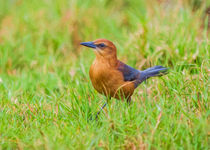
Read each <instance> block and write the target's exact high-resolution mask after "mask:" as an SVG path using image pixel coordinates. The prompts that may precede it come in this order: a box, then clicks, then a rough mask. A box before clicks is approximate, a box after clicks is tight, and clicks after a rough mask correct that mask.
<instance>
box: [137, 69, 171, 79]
mask: <svg viewBox="0 0 210 150" xmlns="http://www.w3.org/2000/svg"><path fill="white" fill-rule="evenodd" d="M167 73H168V68H165V67H163V66H154V67H151V68H148V69H146V70H144V71H142V72H141V77H140V78H141V79H140V80H143V81H144V80H147V79H148V78H150V77H156V76H162V75H165V74H167Z"/></svg>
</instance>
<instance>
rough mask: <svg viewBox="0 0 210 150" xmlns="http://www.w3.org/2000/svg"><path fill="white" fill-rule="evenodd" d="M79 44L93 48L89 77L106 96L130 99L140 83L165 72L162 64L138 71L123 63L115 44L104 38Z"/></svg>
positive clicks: (95, 86)
mask: <svg viewBox="0 0 210 150" xmlns="http://www.w3.org/2000/svg"><path fill="white" fill-rule="evenodd" d="M81 45H84V46H87V47H90V48H92V49H93V50H94V52H95V55H96V58H95V60H94V62H93V63H92V65H91V67H90V71H89V75H90V79H91V82H92V85H93V87H94V88H95V89H96V90H97V91H98V92H99V93H101V94H103V95H105V96H106V97H108V98H109V97H114V98H116V99H118V100H127V101H130V100H131V96H132V94H133V92H134V89H135V88H136V87H137V86H138V85H139V84H140V83H142V82H143V81H144V80H146V79H148V78H150V77H153V76H160V75H163V74H165V73H166V72H167V68H164V67H162V66H155V67H152V68H149V69H146V70H144V71H140V70H136V69H134V68H132V67H130V66H128V65H126V64H124V63H123V62H121V61H119V60H118V59H117V50H116V47H115V45H114V44H113V43H112V42H111V41H109V40H106V39H98V40H95V41H93V42H82V43H81ZM104 106H105V105H104ZM102 109H103V107H102Z"/></svg>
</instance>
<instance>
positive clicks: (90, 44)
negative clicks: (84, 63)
mask: <svg viewBox="0 0 210 150" xmlns="http://www.w3.org/2000/svg"><path fill="white" fill-rule="evenodd" d="M80 45H84V46H87V47H90V48H96V45H95V44H94V43H93V42H81V43H80Z"/></svg>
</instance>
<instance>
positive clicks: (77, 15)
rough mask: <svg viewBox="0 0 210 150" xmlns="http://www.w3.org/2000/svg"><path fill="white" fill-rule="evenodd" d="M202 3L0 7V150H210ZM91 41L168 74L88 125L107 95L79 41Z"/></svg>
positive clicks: (13, 3)
mask: <svg viewBox="0 0 210 150" xmlns="http://www.w3.org/2000/svg"><path fill="white" fill-rule="evenodd" d="M208 5H209V3H208V2H207V1H204V2H203V3H201V5H200V7H199V8H197V9H196V10H193V9H192V5H191V4H189V3H187V2H186V1H182V0H180V1H178V2H176V1H168V2H162V3H159V2H158V1H154V0H153V1H152V0H149V1H143V0H125V1H124V0H118V1H109V0H100V1H97V0H93V1H89V0H87V1H82V0H77V1H74V0H70V1H69V0H62V1H60V0H55V1H49V0H43V1H36V0H30V1H27V0H7V1H5V0H0V120H1V121H0V149H190V150H191V149H206V150H207V149H209V142H210V140H209V133H210V128H209V114H210V111H209V49H210V45H209V31H208V29H207V23H208V20H207V19H208V18H206V19H205V17H204V16H205V15H204V13H203V12H204V9H205V8H206V7H207V6H208ZM97 38H107V39H109V40H111V41H113V42H114V43H115V44H116V46H117V48H118V57H119V59H120V60H122V61H123V62H125V63H127V64H129V65H130V66H133V67H135V68H138V69H145V68H148V67H150V66H153V65H162V66H166V67H170V68H171V70H170V73H169V74H168V75H167V76H164V77H161V78H153V79H150V80H148V82H147V83H143V84H141V85H140V86H139V87H138V89H136V91H135V93H134V95H133V97H132V104H131V105H130V106H127V104H126V103H125V102H121V101H117V100H115V99H112V100H111V101H110V103H109V105H108V106H107V107H106V109H105V110H104V112H103V113H101V114H100V118H99V120H98V121H97V122H96V121H92V122H88V121H87V120H88V117H89V116H90V115H91V114H94V113H96V112H97V111H98V110H99V108H100V106H101V105H103V103H104V101H105V98H104V97H103V96H102V95H99V94H98V93H97V92H96V91H95V90H94V88H93V87H92V85H91V82H90V79H89V75H88V70H89V67H90V65H91V63H92V61H93V59H94V53H93V52H92V51H91V50H90V49H87V48H83V47H80V46H79V42H82V41H91V40H95V39H97Z"/></svg>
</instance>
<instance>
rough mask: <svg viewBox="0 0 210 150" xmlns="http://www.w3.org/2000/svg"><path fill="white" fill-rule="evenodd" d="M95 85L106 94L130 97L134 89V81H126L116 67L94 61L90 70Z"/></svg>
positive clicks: (118, 97) (124, 97)
mask: <svg viewBox="0 0 210 150" xmlns="http://www.w3.org/2000/svg"><path fill="white" fill-rule="evenodd" d="M89 75H90V79H91V82H92V84H93V87H94V88H95V89H96V90H97V91H98V92H99V93H101V94H103V95H105V96H107V97H108V96H111V97H115V98H117V99H121V100H124V99H129V98H130V96H131V95H132V94H133V91H134V83H133V82H131V81H127V82H125V81H124V78H123V75H122V73H121V72H120V71H118V70H117V69H116V68H115V67H113V66H110V65H109V64H106V63H100V62H98V61H96V60H95V61H94V62H93V64H92V65H91V67H90V71H89Z"/></svg>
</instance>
